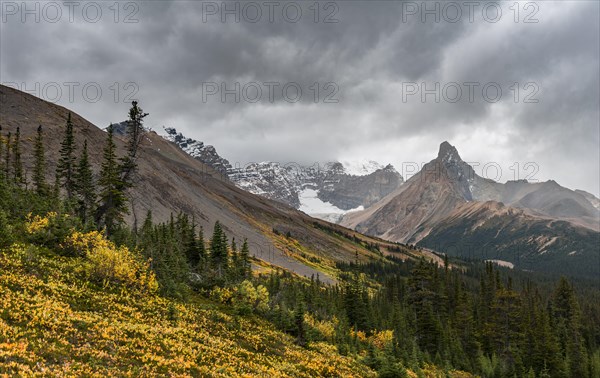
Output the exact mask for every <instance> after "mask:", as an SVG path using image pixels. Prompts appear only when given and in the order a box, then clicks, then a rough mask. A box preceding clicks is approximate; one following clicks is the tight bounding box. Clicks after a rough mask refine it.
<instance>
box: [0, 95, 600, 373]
mask: <svg viewBox="0 0 600 378" xmlns="http://www.w3.org/2000/svg"><path fill="white" fill-rule="evenodd" d="M144 114H145V113H143V112H142V111H141V109H140V108H138V107H137V103H133V106H132V109H131V110H130V120H129V122H128V125H129V127H130V128H129V130H128V132H127V134H126V137H125V139H124V142H123V143H124V144H125V145H126V146H127V148H126V149H125V151H124V153H119V152H118V151H117V149H116V145H115V142H114V139H113V138H114V135H113V129H112V128H109V129H108V130H107V131H108V132H107V133H105V141H104V147H103V154H102V160H101V162H100V164H99V165H100V168H99V169H98V167H93V166H92V164H91V162H90V159H89V156H88V153H87V143H85V142H84V143H83V148H81V147H80V146H77V145H76V143H75V142H74V141H75V138H74V133H75V131H74V128H73V125H72V122H71V116H67V118H66V125H65V127H63V130H64V137H63V141H62V143H61V148H60V151H59V158H58V163H57V167H56V174H55V176H56V178H55V179H54V181H50V182H49V181H47V178H46V174H45V173H46V172H45V164H46V163H45V156H46V154H45V148H46V143H45V134H44V129H43V128H42V127H39V128H38V129H37V134H36V136H35V138H34V140H33V143H32V144H33V148H31V149H23V148H22V147H23V146H22V144H21V134H20V129H19V128H17V129H16V130H14V131H15V133H14V134H12V133H11V131H9V132H8V133H7V134H4V132H3V133H2V134H0V136H1V137H2V138H1V139H0V148H1V150H0V305H1V307H0V309H1V312H0V374H5V375H8V376H10V375H25V376H29V375H36V374H37V375H42V376H55V375H61V374H64V375H82V376H90V375H96V376H165V375H172V376H223V377H231V376H289V377H303V376H306V377H315V376H331V377H351V376H367V377H368V376H375V375H376V376H379V377H387V378H394V377H400V378H403V377H408V376H411V377H469V376H472V375H471V374H476V375H479V376H482V377H490V378H504V377H506V378H512V377H526V378H530V377H558V378H568V377H577V378H592V377H598V376H599V375H600V349H599V347H598V346H599V345H600V318H599V317H598V314H600V307H599V306H600V300H599V298H600V292H599V291H598V289H597V288H596V287H595V286H593V284H592V285H590V282H589V281H576V282H569V281H568V280H567V279H565V278H557V277H552V276H540V275H536V274H528V273H525V272H519V271H514V272H512V271H509V270H507V269H501V268H498V267H495V266H493V265H492V264H491V263H483V262H478V261H474V262H470V263H469V262H464V261H460V260H453V261H450V259H449V257H448V256H437V255H435V254H434V253H433V252H431V251H427V254H428V255H430V256H432V258H431V259H425V258H423V257H422V256H425V255H426V254H425V253H424V251H422V250H421V249H420V248H418V247H414V246H405V245H400V244H394V243H389V242H385V241H383V240H380V239H377V238H372V237H366V236H364V235H360V234H359V233H356V232H353V231H349V230H347V229H344V228H342V227H339V226H333V225H329V224H327V223H326V222H321V221H314V220H313V222H311V223H310V224H309V225H308V226H303V228H302V229H301V230H304V231H306V230H310V231H306V232H310V234H312V235H325V237H326V238H327V240H328V242H327V245H329V246H330V248H331V250H327V251H320V252H322V253H317V252H316V250H314V249H312V248H309V247H307V246H306V245H305V244H303V243H301V242H300V240H299V239H300V238H302V237H299V236H298V235H299V230H300V229H299V228H284V227H282V225H281V224H276V223H275V222H273V223H272V224H270V226H271V228H269V229H266V227H265V226H266V225H265V224H256V227H261V228H260V229H261V230H262V232H264V233H265V234H269V233H271V234H272V235H271V237H273V240H274V241H275V243H276V244H278V245H280V247H281V250H283V251H287V252H286V253H298V256H296V257H295V258H296V260H295V261H296V262H297V263H298V264H299V263H300V261H302V262H303V263H304V264H306V265H307V266H309V267H311V266H312V267H315V268H319V269H323V270H325V269H326V271H327V272H328V274H329V275H330V276H331V277H335V281H334V282H333V283H334V284H324V283H323V281H322V280H321V278H320V275H319V273H318V272H319V270H315V272H316V274H313V275H312V277H310V278H306V277H300V276H298V275H297V274H294V271H290V270H286V269H282V268H281V267H279V266H277V265H274V264H271V263H269V262H268V261H264V260H258V259H256V258H253V257H252V256H251V253H250V248H249V243H248V240H246V239H243V240H236V239H235V237H233V236H232V234H231V233H230V232H229V231H228V230H227V229H226V228H225V227H223V225H222V224H221V222H219V221H216V222H215V223H214V224H213V225H212V226H213V227H212V233H211V234H210V236H209V235H206V238H205V230H204V229H203V228H202V227H199V226H198V223H197V222H196V218H195V217H194V216H193V215H192V216H190V215H188V214H187V213H185V212H184V211H183V210H182V211H180V212H179V213H177V214H171V216H170V217H169V218H168V220H167V221H155V219H154V218H153V214H152V212H151V211H148V212H147V214H146V216H145V218H144V220H143V221H141V220H140V221H136V222H133V224H131V223H129V224H128V223H127V222H126V215H127V212H128V210H129V208H128V204H129V202H130V201H132V200H131V197H130V195H131V189H132V188H135V186H136V184H137V182H136V180H134V178H135V177H136V174H138V173H139V172H138V171H137V167H138V165H137V164H138V163H139V162H140V161H142V160H143V159H144V157H145V155H143V154H142V155H138V154H137V152H138V151H139V150H138V148H137V147H138V146H139V145H138V143H139V141H143V140H144V135H145V130H144V128H143V127H142V119H143V118H144V117H145V115H144ZM26 155H30V156H33V169H32V171H30V172H32V173H31V174H28V172H27V171H25V169H24V166H23V163H22V161H23V157H24V156H26ZM93 172H99V175H98V176H96V175H95V174H93ZM214 190H215V191H216V190H218V189H217V188H215V189H214ZM309 219H310V218H309ZM303 222H304V221H303ZM257 223H258V222H257ZM306 227H310V228H306ZM323 246H324V245H321V247H323ZM337 246H339V248H337ZM348 249H350V250H353V252H354V253H352V255H349V254H348ZM361 252H362V256H361ZM342 254H343V256H341V257H343V258H340V259H332V258H331V257H332V256H336V255H342ZM366 255H368V256H370V257H372V258H371V259H365V257H366ZM325 256H329V258H326V257H325ZM433 256H435V257H433ZM365 260H367V261H365ZM330 282H331V281H330Z"/></svg>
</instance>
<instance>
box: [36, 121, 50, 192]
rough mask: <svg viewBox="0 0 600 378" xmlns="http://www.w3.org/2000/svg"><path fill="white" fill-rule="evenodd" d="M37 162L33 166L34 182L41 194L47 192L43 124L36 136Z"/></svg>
mask: <svg viewBox="0 0 600 378" xmlns="http://www.w3.org/2000/svg"><path fill="white" fill-rule="evenodd" d="M34 154H35V162H34V168H33V184H34V185H35V190H36V191H37V193H38V194H39V195H44V194H46V191H47V189H48V188H47V185H46V156H45V154H44V136H43V132H42V125H39V126H38V129H37V136H36V138H35V147H34Z"/></svg>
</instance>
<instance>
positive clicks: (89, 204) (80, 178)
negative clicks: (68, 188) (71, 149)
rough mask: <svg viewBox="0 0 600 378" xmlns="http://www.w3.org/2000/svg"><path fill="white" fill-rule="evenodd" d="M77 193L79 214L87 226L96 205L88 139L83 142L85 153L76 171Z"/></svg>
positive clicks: (82, 154) (83, 152)
mask: <svg viewBox="0 0 600 378" xmlns="http://www.w3.org/2000/svg"><path fill="white" fill-rule="evenodd" d="M74 180H75V193H76V194H77V197H78V198H77V201H78V214H79V217H80V218H81V221H82V222H83V223H84V224H86V223H87V222H89V221H90V215H91V214H92V211H93V208H94V205H95V203H96V191H95V187H94V176H93V172H92V167H91V165H90V160H89V155H88V144H87V139H86V140H85V141H84V142H83V151H82V152H81V157H80V158H79V162H78V164H77V167H76V169H75V174H74Z"/></svg>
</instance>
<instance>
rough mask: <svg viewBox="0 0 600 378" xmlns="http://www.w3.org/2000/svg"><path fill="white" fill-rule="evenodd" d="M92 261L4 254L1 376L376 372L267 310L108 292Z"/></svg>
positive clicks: (23, 249)
mask: <svg viewBox="0 0 600 378" xmlns="http://www.w3.org/2000/svg"><path fill="white" fill-rule="evenodd" d="M82 266H83V265H82V260H80V259H72V258H63V257H57V256H55V255H54V254H52V253H51V252H49V251H44V250H40V249H38V248H37V247H34V246H20V247H12V248H11V249H10V250H7V251H2V252H0V308H1V310H0V375H1V374H9V375H12V374H25V375H34V374H37V375H41V376H55V375H66V376H70V375H79V376H81V375H84V376H102V377H106V376H160V375H162V376H164V375H166V374H168V375H174V376H189V375H193V376H215V377H219V376H221V377H235V376H277V377H279V376H281V377H315V376H344V377H358V376H373V373H372V372H371V371H369V370H368V369H367V368H366V367H364V366H363V365H360V364H359V363H357V362H356V361H355V360H353V359H351V358H349V357H343V356H340V355H339V354H337V352H336V349H335V348H334V347H332V346H330V345H327V344H314V345H312V346H311V347H309V348H308V349H304V348H301V347H299V346H296V345H295V344H294V340H293V338H292V337H291V336H288V335H285V334H283V333H281V332H279V331H276V330H275V329H274V328H273V326H272V325H270V324H269V323H267V322H266V321H264V320H261V319H259V318H258V317H254V316H248V317H243V316H239V315H235V314H233V313H231V312H230V311H229V309H228V308H226V307H221V306H217V305H215V304H213V303H211V302H208V301H206V300H204V299H202V298H194V299H193V300H192V301H191V302H190V303H186V304H183V303H180V302H175V301H172V300H169V299H165V298H161V297H159V296H156V295H149V294H142V293H139V292H137V293H135V292H127V291H126V290H124V289H122V288H115V287H113V288H106V289H103V288H101V287H98V286H95V285H93V284H91V283H89V282H87V281H86V280H85V279H84V278H83V277H84V274H83V268H82ZM173 308H175V309H176V310H175V311H173ZM174 314H175V316H173V315H174Z"/></svg>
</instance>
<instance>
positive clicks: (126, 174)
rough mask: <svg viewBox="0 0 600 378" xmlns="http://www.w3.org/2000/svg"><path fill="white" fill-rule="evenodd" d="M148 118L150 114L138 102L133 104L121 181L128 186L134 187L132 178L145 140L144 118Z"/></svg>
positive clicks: (128, 122)
mask: <svg viewBox="0 0 600 378" xmlns="http://www.w3.org/2000/svg"><path fill="white" fill-rule="evenodd" d="M147 116H148V113H144V111H143V110H142V108H140V107H139V106H138V103H137V101H133V102H132V103H131V109H129V119H128V120H127V155H126V156H124V157H123V158H121V181H122V182H123V183H124V184H125V185H126V186H131V185H132V183H131V181H132V177H131V176H132V174H133V173H134V171H135V169H136V167H137V163H136V159H137V157H138V149H139V146H140V145H141V143H142V141H143V138H144V131H145V129H144V118H146V117H147Z"/></svg>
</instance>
